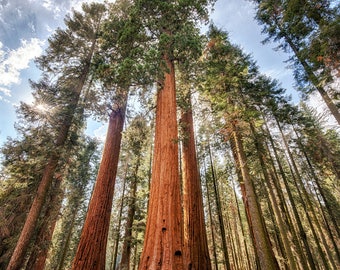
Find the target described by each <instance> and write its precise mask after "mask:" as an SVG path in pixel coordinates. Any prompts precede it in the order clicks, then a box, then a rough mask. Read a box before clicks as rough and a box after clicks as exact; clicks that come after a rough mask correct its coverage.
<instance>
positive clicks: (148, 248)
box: [139, 56, 185, 270]
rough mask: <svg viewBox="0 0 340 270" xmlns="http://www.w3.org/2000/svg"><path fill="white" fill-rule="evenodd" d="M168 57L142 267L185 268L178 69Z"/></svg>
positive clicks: (159, 100) (160, 96)
mask: <svg viewBox="0 0 340 270" xmlns="http://www.w3.org/2000/svg"><path fill="white" fill-rule="evenodd" d="M164 60H165V64H166V67H167V69H168V73H165V74H164V80H163V82H162V83H163V84H162V89H160V90H159V91H158V94H157V109H156V128H155V129H156V130H155V146H154V160H153V168H152V180H151V188H150V199H149V207H148V218H147V224H146V232H145V238H144V239H145V240H144V247H143V252H142V255H141V259H140V264H139V269H140V270H142V269H152V270H156V269H162V270H165V269H166V270H170V269H174V270H175V269H184V268H185V267H184V258H183V216H182V207H181V187H180V179H179V166H178V135H177V134H178V128H177V116H176V87H175V69H174V64H173V62H172V61H171V60H170V59H169V58H168V57H167V56H165V57H164Z"/></svg>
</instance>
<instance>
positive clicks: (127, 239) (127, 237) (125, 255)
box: [118, 156, 141, 270]
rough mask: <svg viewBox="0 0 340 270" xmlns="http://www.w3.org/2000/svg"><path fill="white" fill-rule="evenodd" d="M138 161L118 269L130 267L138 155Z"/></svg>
mask: <svg viewBox="0 0 340 270" xmlns="http://www.w3.org/2000/svg"><path fill="white" fill-rule="evenodd" d="M137 158H138V161H137V164H136V168H135V171H134V175H133V179H132V180H131V181H132V184H131V190H130V198H129V204H128V213H127V221H126V225H125V233H124V242H123V248H122V259H121V261H120V264H119V268H118V269H119V270H129V269H130V257H131V247H132V239H131V238H132V225H133V219H134V216H135V212H136V192H137V181H138V175H137V174H138V169H139V164H140V159H141V157H140V156H138V157H137Z"/></svg>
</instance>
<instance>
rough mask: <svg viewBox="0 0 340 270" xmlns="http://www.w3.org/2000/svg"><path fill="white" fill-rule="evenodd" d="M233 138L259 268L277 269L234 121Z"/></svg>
mask: <svg viewBox="0 0 340 270" xmlns="http://www.w3.org/2000/svg"><path fill="white" fill-rule="evenodd" d="M231 124H232V128H233V134H232V136H233V138H234V141H235V147H236V153H237V156H238V160H239V164H240V170H241V174H242V178H243V181H244V188H245V196H246V198H245V199H246V201H247V203H248V207H249V214H250V219H251V227H252V230H253V233H254V240H255V243H254V244H255V246H256V248H255V250H256V252H257V256H258V258H259V262H260V267H261V269H279V266H278V263H277V261H276V258H275V256H274V253H273V250H272V247H271V243H270V240H269V238H268V235H267V233H266V229H265V226H264V224H263V222H262V218H261V210H260V208H259V205H258V202H257V199H256V193H255V190H254V186H253V183H252V180H251V177H250V174H249V169H248V165H247V159H246V155H245V153H244V150H243V145H242V139H241V135H240V134H239V131H238V128H237V126H236V123H235V122H232V123H231Z"/></svg>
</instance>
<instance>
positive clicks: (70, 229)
mask: <svg viewBox="0 0 340 270" xmlns="http://www.w3.org/2000/svg"><path fill="white" fill-rule="evenodd" d="M77 214H78V211H76V209H75V211H74V212H73V214H72V216H71V222H70V224H69V227H68V232H67V234H66V239H65V243H64V244H63V248H62V249H61V250H62V253H61V256H60V260H59V262H58V268H57V269H58V270H63V269H64V268H65V261H66V255H67V252H68V251H69V248H70V243H71V237H72V232H73V229H74V224H75V222H76V217H77Z"/></svg>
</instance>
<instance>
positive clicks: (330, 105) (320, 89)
mask: <svg viewBox="0 0 340 270" xmlns="http://www.w3.org/2000/svg"><path fill="white" fill-rule="evenodd" d="M279 28H280V30H281V31H282V33H284V35H285V36H284V37H285V39H286V41H287V43H288V44H289V46H290V47H291V48H292V50H293V52H294V54H295V56H296V57H297V59H298V60H299V62H300V63H301V65H302V66H303V68H304V70H305V71H306V73H307V76H308V78H309V80H310V81H311V83H312V84H313V85H314V87H315V88H316V89H317V90H318V92H319V94H320V95H321V97H322V99H323V100H324V102H325V103H326V105H327V107H328V109H329V110H330V112H331V114H332V115H333V116H334V118H335V120H336V121H337V122H338V124H339V125H340V112H339V109H338V107H337V106H336V105H335V104H334V102H333V100H332V99H331V98H330V96H329V95H328V93H327V92H326V91H325V89H324V87H323V86H321V82H320V81H319V79H318V77H317V76H316V75H315V74H314V72H313V71H312V69H311V67H310V66H309V64H308V63H307V61H306V60H305V59H303V58H302V57H301V56H300V52H299V49H298V48H297V47H296V46H295V44H294V42H293V41H292V40H291V39H290V38H289V36H288V35H287V34H285V31H284V30H282V28H281V27H280V26H279Z"/></svg>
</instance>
